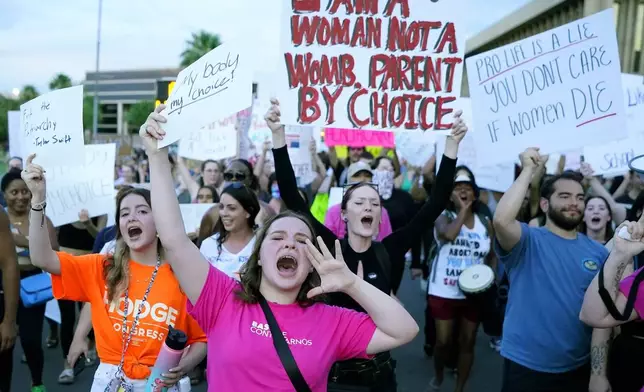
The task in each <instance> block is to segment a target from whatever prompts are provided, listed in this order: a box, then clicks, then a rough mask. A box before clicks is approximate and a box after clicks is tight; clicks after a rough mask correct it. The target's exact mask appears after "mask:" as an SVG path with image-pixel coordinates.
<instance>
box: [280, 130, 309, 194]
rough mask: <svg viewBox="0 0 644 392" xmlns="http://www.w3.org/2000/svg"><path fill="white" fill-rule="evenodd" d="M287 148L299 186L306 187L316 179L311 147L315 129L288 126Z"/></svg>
mask: <svg viewBox="0 0 644 392" xmlns="http://www.w3.org/2000/svg"><path fill="white" fill-rule="evenodd" d="M285 131H286V147H287V150H288V156H289V159H290V160H291V165H292V166H293V171H294V172H295V177H296V178H297V181H298V186H306V185H308V184H310V183H312V182H313V180H314V179H315V172H314V171H313V162H312V160H311V152H310V151H309V145H310V143H311V139H312V138H313V132H314V131H315V128H314V127H309V126H293V125H289V126H286V129H285Z"/></svg>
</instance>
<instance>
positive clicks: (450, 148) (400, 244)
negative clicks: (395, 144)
mask: <svg viewBox="0 0 644 392" xmlns="http://www.w3.org/2000/svg"><path fill="white" fill-rule="evenodd" d="M461 114H462V112H461V111H460V110H459V111H458V112H457V113H456V114H455V115H454V118H455V120H454V125H453V126H452V134H451V135H450V136H448V137H447V141H446V142H445V152H444V154H443V159H442V160H441V165H440V168H439V170H438V174H437V175H436V182H435V184H434V186H433V187H432V193H431V195H430V197H429V200H428V201H427V202H425V204H423V206H422V207H421V209H420V211H418V213H416V215H415V216H414V217H413V218H412V219H411V221H410V222H409V223H407V225H405V226H404V227H403V228H401V229H399V230H396V231H395V232H393V233H392V234H391V235H389V236H387V237H385V239H384V240H383V241H382V242H383V244H384V245H385V247H386V248H387V251H388V252H389V255H391V256H394V255H395V254H401V253H403V254H404V253H405V252H407V250H409V249H410V248H411V247H412V245H413V243H414V242H415V241H418V240H419V239H420V238H421V236H422V235H423V233H424V232H425V231H426V230H427V229H428V228H429V227H431V225H432V224H433V223H434V222H435V221H436V218H438V216H439V215H440V214H441V213H442V212H443V210H445V207H446V206H447V202H448V201H449V197H450V195H451V194H452V189H453V188H454V174H455V171H456V157H457V155H458V145H459V143H460V142H461V140H463V138H464V137H465V134H466V133H467V125H465V123H464V122H463V120H462V119H461ZM394 257H395V256H394Z"/></svg>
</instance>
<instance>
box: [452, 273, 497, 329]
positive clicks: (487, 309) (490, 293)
mask: <svg viewBox="0 0 644 392" xmlns="http://www.w3.org/2000/svg"><path fill="white" fill-rule="evenodd" d="M458 286H459V287H460V289H461V291H462V292H463V294H465V297H467V300H468V301H472V302H473V304H474V306H476V307H477V308H478V309H479V311H480V312H481V323H482V324H483V330H484V331H485V333H486V334H488V335H490V336H495V337H496V336H501V329H502V322H501V320H502V318H501V312H500V311H499V307H498V306H497V296H498V289H497V285H496V279H495V276H494V270H492V268H490V267H489V266H487V265H485V264H477V265H473V266H471V267H469V268H467V269H465V270H464V271H463V272H461V275H460V276H459V277H458Z"/></svg>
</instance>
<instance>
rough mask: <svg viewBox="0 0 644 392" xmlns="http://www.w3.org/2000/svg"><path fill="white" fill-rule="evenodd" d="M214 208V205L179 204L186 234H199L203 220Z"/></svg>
mask: <svg viewBox="0 0 644 392" xmlns="http://www.w3.org/2000/svg"><path fill="white" fill-rule="evenodd" d="M213 206H214V204H179V209H180V210H181V217H182V218H183V226H184V228H185V229H186V233H195V232H198V231H199V226H201V219H202V218H203V216H204V215H206V212H208V210H209V209H211V208H212V207H213Z"/></svg>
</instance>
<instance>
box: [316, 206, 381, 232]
mask: <svg viewBox="0 0 644 392" xmlns="http://www.w3.org/2000/svg"><path fill="white" fill-rule="evenodd" d="M340 207H341V206H340V204H336V205H334V206H331V207H329V209H328V210H327V211H326V217H325V218H324V226H326V227H327V228H328V229H329V230H331V231H332V232H333V234H335V235H336V236H337V237H338V238H344V236H345V235H346V234H347V224H346V223H345V222H344V221H343V220H342V213H341V209H340ZM381 211H382V212H381V215H380V226H378V235H377V236H376V241H382V240H383V239H384V238H385V237H386V236H388V235H389V234H391V232H392V230H391V222H389V214H388V213H387V209H386V208H384V207H383V208H382V209H381Z"/></svg>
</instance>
